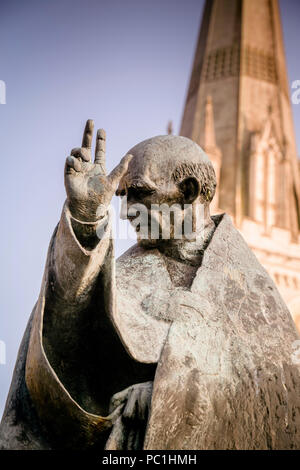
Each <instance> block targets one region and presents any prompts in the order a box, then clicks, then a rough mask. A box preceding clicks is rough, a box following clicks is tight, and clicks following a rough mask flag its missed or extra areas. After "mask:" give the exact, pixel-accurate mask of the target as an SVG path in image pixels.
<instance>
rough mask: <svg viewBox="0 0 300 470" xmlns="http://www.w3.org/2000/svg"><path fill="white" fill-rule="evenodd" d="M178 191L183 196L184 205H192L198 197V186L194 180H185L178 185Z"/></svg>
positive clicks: (190, 178)
mask: <svg viewBox="0 0 300 470" xmlns="http://www.w3.org/2000/svg"><path fill="white" fill-rule="evenodd" d="M179 189H180V191H181V193H182V194H183V199H184V204H192V202H194V200H195V199H196V198H197V197H198V196H199V191H200V186H199V183H198V181H197V180H196V178H193V177H192V176H191V177H189V178H185V179H184V180H183V181H181V182H180V183H179Z"/></svg>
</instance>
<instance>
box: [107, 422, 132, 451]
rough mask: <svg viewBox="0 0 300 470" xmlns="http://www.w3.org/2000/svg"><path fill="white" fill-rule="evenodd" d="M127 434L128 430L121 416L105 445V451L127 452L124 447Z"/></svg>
mask: <svg viewBox="0 0 300 470" xmlns="http://www.w3.org/2000/svg"><path fill="white" fill-rule="evenodd" d="M126 434H127V432H126V428H125V426H124V423H123V421H122V417H121V416H120V417H119V418H118V419H117V420H116V422H115V423H114V426H113V428H112V431H111V433H110V436H109V438H108V440H107V442H106V444H105V448H104V449H105V450H126V448H125V447H124V446H125V444H126V442H125V440H126Z"/></svg>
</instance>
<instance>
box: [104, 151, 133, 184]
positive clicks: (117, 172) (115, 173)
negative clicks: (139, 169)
mask: <svg viewBox="0 0 300 470" xmlns="http://www.w3.org/2000/svg"><path fill="white" fill-rule="evenodd" d="M132 158H133V155H130V154H127V155H125V157H123V158H122V160H121V161H120V163H119V165H117V166H116V168H114V169H113V170H112V171H111V173H110V174H109V175H108V177H107V179H108V181H109V183H110V184H111V185H112V186H113V187H114V189H115V188H116V187H117V185H118V184H119V181H120V179H121V178H122V177H123V176H124V175H125V173H126V171H127V169H128V165H129V163H130V161H131V160H132Z"/></svg>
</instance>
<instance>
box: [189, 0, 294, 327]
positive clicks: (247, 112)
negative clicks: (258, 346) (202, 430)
mask: <svg viewBox="0 0 300 470" xmlns="http://www.w3.org/2000/svg"><path fill="white" fill-rule="evenodd" d="M297 83H298V82H297V81H293V82H292V87H293V90H291V91H292V98H293V102H294V101H295V100H296V99H297V101H299V90H297V89H296V90H295V88H297V87H298V86H297V87H296V86H295V84H296V85H297ZM289 91H290V90H289V82H288V78H287V69H286V62H285V53H284V45H283V36H282V29H281V21H280V11H279V6H278V1H277V0H271V1H269V0H243V1H239V0H230V1H227V2H224V1H223V0H212V1H207V2H206V5H205V8H204V13H203V20H202V25H201V29H200V34H199V40H198V45H197V49H196V54H195V59H194V65H193V70H192V74H191V80H190V85H189V90H188V94H187V99H186V105H185V110H184V116H183V120H182V126H181V131H180V134H181V135H183V136H186V137H189V138H191V139H193V140H194V141H195V142H197V143H198V144H199V145H200V146H201V147H202V148H204V150H205V151H206V152H207V154H208V155H209V157H210V159H211V160H212V162H213V165H214V168H215V171H216V174H217V181H218V186H217V187H218V188H219V189H218V191H217V194H216V196H215V198H214V201H213V203H212V213H220V212H223V211H226V212H227V213H229V214H230V215H231V216H232V219H233V221H234V224H235V226H236V227H237V228H238V229H239V230H240V232H241V233H242V235H243V236H244V237H245V239H246V241H247V243H248V244H249V246H250V247H251V248H252V250H253V251H254V253H255V255H256V256H257V258H258V259H259V261H260V262H261V263H262V265H263V266H264V267H265V268H266V269H267V271H268V272H269V274H270V275H271V277H272V278H273V280H274V281H275V283H276V285H277V287H278V289H279V291H280V293H281V295H282V296H283V298H284V300H285V302H286V303H287V305H288V307H289V309H290V311H291V313H292V316H293V318H294V321H295V322H296V324H297V327H298V329H300V244H299V241H300V239H299V221H300V212H299V208H300V204H299V202H300V201H299V198H300V179H299V163H298V156H297V149H296V142H295V135H294V127H293V119H292V110H291V103H290V96H289ZM203 110H206V112H205V113H204V112H203Z"/></svg>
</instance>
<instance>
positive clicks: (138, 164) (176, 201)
mask: <svg viewBox="0 0 300 470" xmlns="http://www.w3.org/2000/svg"><path fill="white" fill-rule="evenodd" d="M199 152H202V151H201V149H200V148H199V147H198V146H197V145H196V144H194V143H193V142H192V141H190V140H189V139H185V138H183V137H175V136H162V137H156V138H153V139H149V140H148V141H145V142H142V143H141V144H138V145H137V146H136V147H134V148H133V149H131V150H130V151H129V152H128V153H131V154H132V155H133V159H132V160H131V162H130V164H129V167H128V172H127V174H126V175H125V176H124V177H123V179H122V181H121V182H120V185H119V188H118V191H117V195H119V196H121V197H122V208H121V218H123V219H125V218H127V219H128V220H129V221H130V222H131V224H132V225H133V226H134V228H135V230H136V233H137V238H138V242H139V243H140V244H142V245H144V246H147V245H148V246H149V245H150V246H154V245H157V244H159V243H161V241H162V240H164V241H165V240H171V239H172V240H173V239H174V238H178V233H180V231H182V222H183V217H185V216H184V214H186V213H187V206H188V205H190V206H191V205H192V204H193V202H194V201H195V200H196V199H197V198H198V199H199V195H200V189H201V188H200V187H199V183H198V180H197V179H196V178H193V177H187V178H184V181H183V182H181V183H180V184H179V183H178V181H176V179H174V171H175V170H176V168H178V166H179V165H180V164H181V163H183V162H187V161H189V162H190V161H191V159H192V158H193V155H194V154H195V155H196V156H195V159H196V163H199ZM200 155H201V157H202V154H200ZM204 155H205V154H204ZM205 157H206V156H205ZM206 158H207V157H206ZM179 227H180V228H179Z"/></svg>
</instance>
